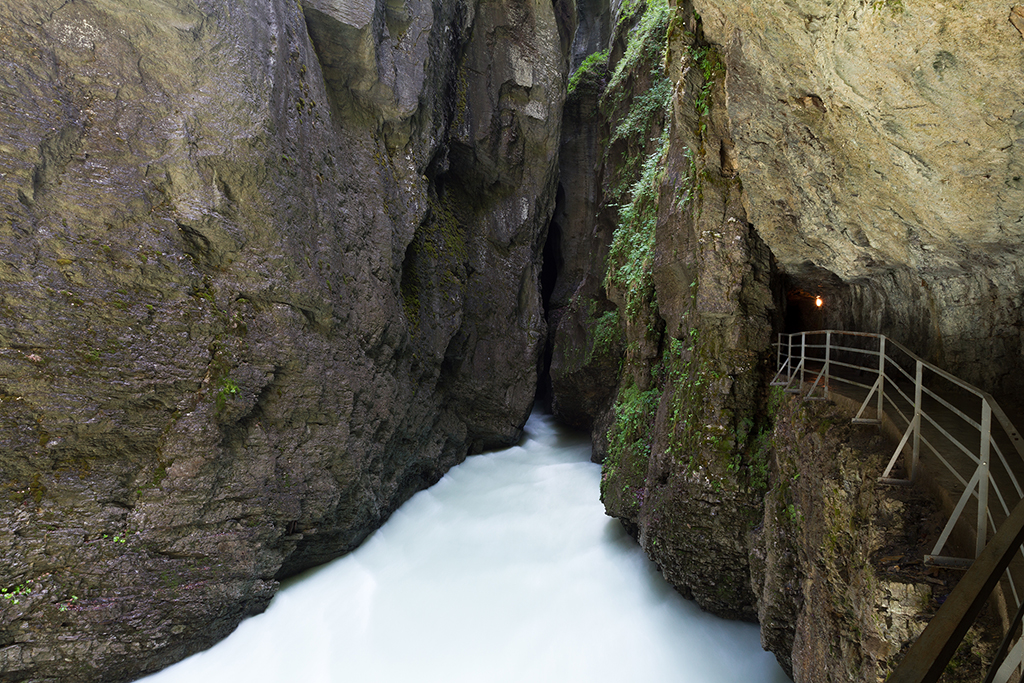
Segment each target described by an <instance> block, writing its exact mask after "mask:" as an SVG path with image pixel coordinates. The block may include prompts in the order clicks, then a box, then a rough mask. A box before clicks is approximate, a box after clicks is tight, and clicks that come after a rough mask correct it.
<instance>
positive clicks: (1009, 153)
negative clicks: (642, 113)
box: [694, 0, 1024, 390]
mask: <svg viewBox="0 0 1024 683" xmlns="http://www.w3.org/2000/svg"><path fill="white" fill-rule="evenodd" d="M694 7H695V8H696V9H697V10H698V11H699V12H700V14H701V16H702V18H703V25H704V31H705V32H706V34H707V37H708V40H709V41H711V42H712V43H714V44H716V45H717V46H718V47H719V49H720V51H721V54H722V57H723V60H724V61H725V63H726V64H727V65H728V69H727V74H728V75H727V79H726V81H727V82H726V86H725V89H726V91H727V100H726V102H725V108H726V113H727V116H728V119H729V130H730V135H731V138H732V141H733V143H734V145H735V155H736V159H737V163H738V171H739V173H740V176H741V177H742V179H743V188H744V192H745V196H744V205H745V207H746V209H747V211H748V214H749V217H750V220H751V221H752V222H753V223H754V224H755V225H756V226H757V230H758V234H760V235H761V237H762V238H763V239H764V241H765V242H766V243H767V244H768V246H769V247H770V248H771V250H772V252H773V253H774V255H775V257H776V259H777V260H778V262H779V264H780V267H781V269H782V270H783V271H784V272H785V273H787V274H788V275H789V276H790V278H791V281H792V284H793V286H794V287H799V288H803V289H805V290H807V291H809V292H811V293H816V292H817V291H821V292H822V293H825V294H832V295H833V298H834V302H835V303H836V304H837V305H836V306H834V307H832V309H831V310H832V313H831V314H829V315H827V316H826V317H825V319H824V320H822V321H820V322H822V323H824V324H826V325H839V326H842V327H844V328H849V329H862V330H866V331H872V332H875V331H881V332H884V333H886V334H889V335H892V336H893V337H895V338H897V339H900V340H902V341H905V342H907V343H910V344H912V345H913V347H914V348H917V349H920V351H921V352H922V353H923V354H928V355H930V356H931V357H932V358H933V359H935V360H936V361H938V362H940V363H941V364H942V365H943V366H944V367H947V368H949V369H950V370H952V371H954V372H957V373H958V374H960V375H961V376H963V377H964V378H965V379H967V380H969V381H973V382H976V383H978V384H979V385H982V386H987V387H990V388H993V389H1000V388H1002V389H1006V390H1010V389H1013V388H1015V387H1014V386H1013V384H1012V382H1011V383H1007V378H1009V377H1012V376H1014V375H1017V374H1019V373H1020V371H1021V369H1022V363H1024V360H1022V359H1024V336H1022V332H1024V324H1022V320H1024V317H1022V316H1024V309H1022V299H1021V291H1022V288H1024V280H1022V278H1024V270H1022V263H1024V260H1022V258H1024V252H1022V249H1024V247H1022V245H1024V180H1022V178H1024V151H1022V149H1024V147H1022V145H1024V108H1022V107H1021V102H1022V101H1024V82H1022V81H1021V79H1020V78H1018V74H1019V65H1020V64H1021V61H1022V59H1024V34H1022V32H1021V27H1022V26H1024V22H1022V21H1021V16H1022V10H1021V8H1019V7H1015V6H1014V5H1013V4H1012V3H997V2H982V3H966V4H965V3H950V4H936V3H917V2H904V0H884V1H879V2H862V1H861V0H849V1H843V2H815V1H810V2H800V3H780V2H772V1H767V2H746V1H744V2H732V1H730V0H696V1H695V2H694ZM819 288H820V289H819ZM816 322H817V321H816Z"/></svg>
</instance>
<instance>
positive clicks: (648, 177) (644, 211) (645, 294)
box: [605, 131, 668, 322]
mask: <svg viewBox="0 0 1024 683" xmlns="http://www.w3.org/2000/svg"><path fill="white" fill-rule="evenodd" d="M667 150H668V133H667V131H666V132H665V133H664V134H663V135H662V136H661V141H660V144H659V145H658V147H657V149H655V150H654V152H653V153H651V154H650V156H648V157H647V159H646V160H645V161H644V165H643V172H642V173H641V175H640V178H639V179H638V180H637V181H636V183H634V185H633V188H632V190H631V194H632V197H631V199H630V201H629V202H628V203H626V204H625V205H623V206H621V207H620V208H619V225H618V227H616V229H615V233H614V235H613V237H612V245H611V248H610V249H609V251H608V270H607V273H606V275H605V286H606V287H617V288H619V289H621V290H622V291H623V293H624V296H625V300H626V318H627V320H630V321H632V322H635V321H636V320H637V319H638V316H639V314H640V312H641V308H642V307H643V306H644V305H645V304H648V305H649V304H650V303H651V302H652V301H653V296H654V282H653V274H652V273H653V271H652V266H653V257H654V240H655V229H656V227H657V224H658V193H659V186H660V184H661V179H662V177H663V175H664V172H665V171H664V163H663V159H664V156H665V153H666V152H667Z"/></svg>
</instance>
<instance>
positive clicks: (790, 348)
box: [786, 333, 793, 372]
mask: <svg viewBox="0 0 1024 683" xmlns="http://www.w3.org/2000/svg"><path fill="white" fill-rule="evenodd" d="M786 339H787V341H788V342H789V346H788V347H787V348H788V351H787V352H786V353H787V354H789V371H790V372H793V334H792V333H790V334H789V336H788V337H787V338H786Z"/></svg>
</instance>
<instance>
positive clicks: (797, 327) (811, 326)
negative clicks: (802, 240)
mask: <svg viewBox="0 0 1024 683" xmlns="http://www.w3.org/2000/svg"><path fill="white" fill-rule="evenodd" d="M782 291H783V297H782V299H783V300H782V302H781V303H782V309H783V330H782V331H783V332H785V333H787V334H792V333H794V332H811V331H814V330H826V329H846V327H847V323H848V321H847V320H846V318H847V317H848V314H844V313H843V311H847V310H848V309H849V299H850V295H849V286H848V285H846V284H845V283H844V282H843V281H842V280H840V279H839V277H838V276H837V275H836V274H835V273H833V272H831V271H828V270H825V269H824V268H819V267H817V266H815V265H813V264H810V263H808V264H805V265H804V267H802V268H801V269H800V270H799V271H797V272H791V273H787V274H786V275H785V276H784V277H783V287H782Z"/></svg>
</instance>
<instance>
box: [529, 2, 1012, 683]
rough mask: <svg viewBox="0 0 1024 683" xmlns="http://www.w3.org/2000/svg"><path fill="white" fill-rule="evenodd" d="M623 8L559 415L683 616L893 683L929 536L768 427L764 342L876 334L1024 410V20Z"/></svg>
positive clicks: (585, 213)
mask: <svg viewBox="0 0 1024 683" xmlns="http://www.w3.org/2000/svg"><path fill="white" fill-rule="evenodd" d="M613 9H615V11H614V13H613V22H614V28H613V31H612V34H611V36H610V38H609V41H608V42H607V43H606V44H605V47H606V48H607V49H606V50H605V51H604V52H602V53H599V54H594V55H592V57H590V58H588V59H587V60H584V61H583V62H582V63H581V66H580V67H579V68H578V69H577V70H576V72H575V73H574V74H573V75H572V76H571V78H570V97H569V100H568V101H567V105H566V118H565V124H564V126H563V145H564V146H563V150H564V152H563V160H562V164H563V171H562V185H561V189H560V202H559V208H558V209H557V210H556V218H555V223H556V225H557V228H558V231H557V232H555V231H552V234H553V235H557V236H558V248H557V249H552V250H551V251H552V252H554V253H557V255H558V257H559V258H560V259H561V262H562V263H563V264H564V267H563V269H562V271H561V272H560V275H559V278H558V280H557V281H556V282H555V283H554V285H553V287H552V295H551V306H550V308H549V311H550V313H549V325H550V327H551V329H552V335H551V336H552V340H553V349H552V351H551V370H550V379H551V387H552V393H553V396H552V399H551V403H552V406H553V409H554V410H555V412H556V414H558V415H560V416H562V417H563V418H564V419H566V420H567V421H570V422H572V423H574V424H577V425H579V426H584V427H588V428H590V429H592V434H593V439H594V443H595V457H597V458H598V459H603V463H604V470H603V477H602V498H603V500H604V502H605V506H606V509H607V511H608V513H609V514H610V515H612V516H615V517H618V518H619V519H620V520H621V521H622V523H623V524H624V526H625V527H626V528H627V529H628V530H629V531H630V532H631V533H632V534H633V535H634V536H635V537H636V538H637V540H638V542H639V543H640V544H641V545H642V546H643V548H644V550H645V551H646V552H647V554H648V555H649V556H650V557H651V558H652V559H653V560H654V561H655V562H657V563H658V565H659V566H660V567H661V570H662V573H663V574H664V575H665V576H666V578H667V579H668V580H669V581H670V582H671V583H672V584H673V585H674V586H676V588H677V589H678V590H680V592H682V593H683V594H684V595H687V596H688V597H692V598H693V599H695V600H696V601H697V602H698V603H699V604H700V605H701V606H702V607H704V608H705V609H709V610H712V611H714V612H716V613H718V614H722V615H726V616H731V617H736V618H743V619H757V620H759V621H760V622H761V624H762V629H763V633H764V637H765V645H766V647H768V648H769V649H771V650H772V651H774V652H775V653H776V654H777V656H778V657H779V660H780V661H781V662H782V663H783V664H784V665H785V666H786V667H787V669H788V670H790V671H792V672H793V675H794V680H796V681H798V682H799V683H802V682H803V681H821V680H865V681H867V680H871V681H874V680H881V678H884V675H885V673H886V672H887V671H888V670H889V669H890V668H891V666H892V665H893V664H894V663H895V661H897V658H898V653H899V652H900V650H901V648H902V647H904V646H905V644H906V643H907V642H908V641H909V640H910V639H912V638H913V637H914V636H915V635H916V633H917V630H918V629H919V627H920V625H919V623H918V621H919V619H920V618H926V616H923V615H927V614H929V613H930V610H931V609H933V606H932V607H929V599H930V596H931V592H930V588H931V587H932V586H933V585H935V584H933V583H932V581H931V580H930V579H927V578H923V577H922V576H906V575H904V576H902V577H901V578H893V577H894V575H895V574H898V572H894V571H893V570H892V568H891V567H886V568H884V569H883V567H882V566H881V564H880V561H881V560H880V558H881V557H885V553H884V551H883V550H882V548H883V546H885V545H886V543H888V538H889V537H887V536H886V534H891V537H895V538H899V537H902V536H903V535H904V533H905V532H906V535H907V536H910V535H914V534H916V533H917V531H919V530H908V528H907V527H906V525H905V524H904V521H903V520H902V519H901V518H900V515H899V514H897V512H899V511H900V510H901V509H902V508H901V506H903V505H904V502H903V501H901V500H899V499H898V497H894V496H893V495H890V494H887V493H885V492H881V491H879V490H877V489H876V487H875V486H874V484H873V483H872V482H871V478H872V476H874V475H873V474H872V472H873V469H872V468H873V467H874V464H873V462H874V461H873V458H875V456H874V455H872V448H868V447H867V446H868V444H865V443H859V444H856V443H851V442H856V441H857V439H856V438H854V437H855V436H856V435H853V434H851V433H850V432H849V430H848V429H845V428H841V427H840V426H838V422H839V418H836V417H835V416H829V415H823V416H818V417H819V418H820V419H821V420H823V421H824V422H820V423H819V424H821V425H822V427H821V431H820V432H815V433H812V432H814V430H813V429H811V428H809V427H807V426H806V425H803V426H800V425H797V426H794V424H795V423H799V422H801V419H802V418H801V419H796V418H795V417H794V415H793V414H792V413H788V414H787V415H786V416H785V417H784V418H783V419H782V420H781V421H780V422H777V421H776V418H777V417H778V412H777V411H778V403H777V397H774V395H773V394H772V393H771V392H769V391H768V390H767V389H768V388H767V384H768V381H767V380H768V379H769V377H770V376H771V374H772V373H773V372H774V368H773V367H772V364H773V356H772V352H771V341H772V337H773V335H774V333H776V332H778V331H782V330H786V329H788V330H792V331H798V330H801V329H822V328H829V327H831V328H838V329H855V330H865V331H877V332H882V333H884V334H887V335H889V336H891V337H894V338H896V339H898V340H900V341H902V342H903V343H905V344H907V345H908V346H909V347H910V348H912V349H914V350H916V351H918V352H919V353H921V354H922V355H925V356H928V357H930V358H931V359H933V360H935V361H936V362H938V363H939V364H941V365H943V366H944V367H947V368H949V369H951V370H952V371H954V372H956V373H958V374H960V375H961V376H963V377H965V378H966V379H968V380H971V381H974V382H976V383H978V384H979V385H980V386H984V387H986V388H988V389H990V390H993V391H999V390H1004V391H1014V390H1016V391H1017V392H1018V393H1019V389H1018V388H1017V387H1014V386H1012V380H1011V379H1010V378H1012V377H1013V376H1015V373H1016V372H1017V371H1018V370H1019V369H1020V367H1021V364H1022V363H1024V346H1022V344H1021V342H1022V337H1021V331H1022V329H1024V325H1022V317H1021V313H1022V310H1021V298H1020V292H1021V282H1020V275H1021V271H1020V268H1021V265H1020V264H1021V259H1020V255H1021V244H1022V240H1021V237H1022V235H1021V234H1020V228H1021V226H1022V225H1024V224H1022V223H1021V219H1022V215H1024V214H1021V213H1020V207H1021V206H1024V204H1022V203H1021V202H1020V199H1019V198H1018V197H1017V195H1016V194H1015V193H1017V192H1018V189H1019V188H1017V185H1016V180H1015V179H1016V175H1017V171H1016V170H1015V169H1016V168H1017V166H1018V165H1019V164H1020V160H1021V157H1020V153H1019V150H1018V149H1017V147H1018V145H1017V140H1018V138H1019V132H1018V121H1017V119H1018V118H1019V117H1018V116H1017V114H1016V109H1015V107H1016V104H1015V103H1016V102H1019V101H1021V97H1020V92H1019V90H1020V87H1021V86H1020V83H1019V79H1017V78H1015V69H1013V68H1012V67H1011V66H1010V65H1013V64H1017V63H1019V62H1020V56H1021V50H1024V42H1022V41H1021V38H1022V35H1021V33H1020V32H1019V31H1018V30H1017V28H1016V24H1014V23H1013V22H1012V21H1011V19H1012V18H1013V17H1018V18H1019V16H1020V15H1019V14H1013V13H1010V14H1009V18H1008V16H1007V13H1008V11H1009V10H1008V8H997V7H995V6H994V5H986V6H985V7H984V8H981V9H975V8H967V7H966V6H959V5H957V6H953V7H943V6H934V7H932V6H930V7H928V8H924V7H918V6H916V5H911V4H908V5H906V6H905V5H904V3H903V2H900V1H893V2H890V1H888V0H886V2H847V3H839V4H836V3H819V4H816V3H813V2H811V3H797V4H792V3H789V4H785V3H776V2H771V1H766V2H761V3H754V4H753V5H751V4H750V3H730V2H717V0H694V1H693V2H684V1H680V2H675V3H671V4H666V3H664V2H659V1H658V0H649V1H648V2H637V3H623V5H622V6H618V7H617V6H614V5H613ZM981 35H986V36H988V37H989V38H991V40H981V39H980V38H979V36H981ZM995 36H998V39H995V38H994V37H995ZM970 74H974V75H976V76H978V77H977V78H972V77H971V76H970ZM982 74H983V75H982ZM573 84H575V90H573ZM957 141H959V142H957ZM570 160H572V161H570ZM581 164H586V168H585V169H583V170H580V168H579V166H580V165H581ZM586 245H589V248H588V246H586ZM606 245H607V246H606ZM818 294H820V295H822V296H824V298H825V301H826V306H825V308H824V310H823V311H817V310H815V308H814V307H813V304H812V305H811V306H809V307H808V306H807V304H808V303H811V302H813V299H814V296H816V295H818ZM858 438H859V437H858ZM826 452H827V453H829V454H830V455H829V457H832V456H833V455H835V454H836V453H838V457H837V459H836V460H835V461H834V462H830V464H828V466H824V465H823V463H824V462H825V461H826V460H827V458H826V456H825V455H824V454H825V453H826ZM917 504H918V503H915V505H917ZM921 505H924V506H925V507H927V504H926V503H921ZM801 506H803V507H801ZM786 520H789V521H786ZM796 522H799V524H797V523H796ZM922 533H923V532H922ZM823 548H824V549H823ZM914 552H917V551H916V550H915V551H914ZM918 554H920V553H918ZM897 557H901V558H902V557H904V554H903V553H902V552H901V553H900V554H898V555H897ZM883 564H884V563H883ZM889 564H890V565H891V564H893V562H892V561H890V563H889ZM883 574H884V576H883ZM931 578H934V577H931ZM970 675H974V674H969V675H968V678H969V676H970Z"/></svg>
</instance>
